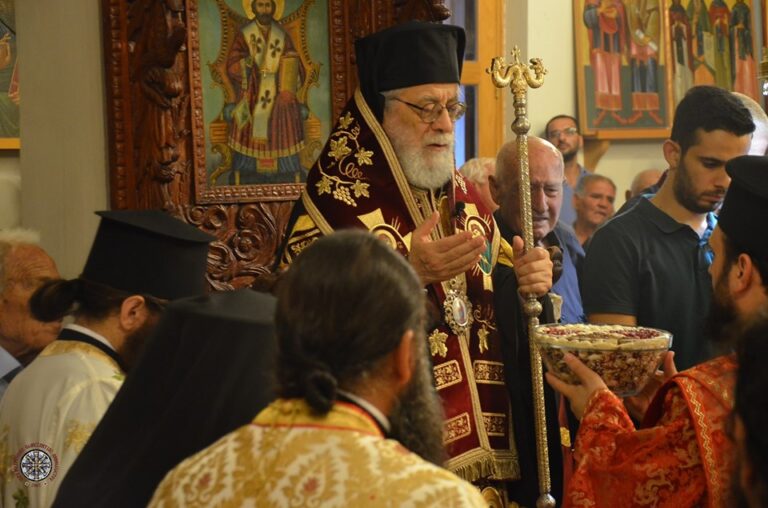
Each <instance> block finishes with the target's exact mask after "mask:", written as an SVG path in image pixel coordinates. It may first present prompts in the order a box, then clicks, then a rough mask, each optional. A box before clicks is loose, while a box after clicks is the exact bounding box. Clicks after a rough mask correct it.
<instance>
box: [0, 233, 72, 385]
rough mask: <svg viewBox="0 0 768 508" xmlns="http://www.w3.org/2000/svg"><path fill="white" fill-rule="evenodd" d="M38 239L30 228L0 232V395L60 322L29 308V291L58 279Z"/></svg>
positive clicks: (51, 261) (48, 339)
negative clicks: (45, 318) (42, 318)
mask: <svg viewBox="0 0 768 508" xmlns="http://www.w3.org/2000/svg"><path fill="white" fill-rule="evenodd" d="M38 242H39V236H38V235H37V234H36V233H34V232H32V231H25V230H20V229H14V230H7V231H0V398H2V397H3V395H4V394H5V390H6V388H7V387H8V384H9V383H10V382H11V380H12V379H13V378H14V377H15V376H16V375H17V374H18V373H19V372H20V371H21V369H22V368H23V366H24V365H27V364H29V363H30V362H31V361H32V360H34V359H35V357H36V356H37V354H38V353H39V352H40V351H42V349H43V348H44V347H45V346H47V345H48V344H50V343H51V342H52V341H53V340H54V339H55V338H56V335H57V334H58V333H59V329H60V328H61V322H60V321H53V322H50V323H44V322H42V321H38V320H37V319H35V318H34V317H33V316H32V313H31V312H30V310H29V298H30V297H31V296H32V293H34V292H35V290H36V289H37V288H38V287H40V286H41V285H42V284H43V283H45V282H47V281H49V280H52V279H58V278H59V271H58V270H57V269H56V263H55V262H54V261H53V259H51V257H50V256H49V255H48V254H47V253H46V252H45V251H44V250H43V249H42V248H41V247H40V246H39V245H38Z"/></svg>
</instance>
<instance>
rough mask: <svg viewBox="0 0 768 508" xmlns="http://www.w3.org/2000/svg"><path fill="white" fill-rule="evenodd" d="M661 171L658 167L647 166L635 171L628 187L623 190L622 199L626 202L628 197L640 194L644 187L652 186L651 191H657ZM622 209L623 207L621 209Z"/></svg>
mask: <svg viewBox="0 0 768 508" xmlns="http://www.w3.org/2000/svg"><path fill="white" fill-rule="evenodd" d="M662 174H663V172H662V171H661V170H660V169H656V168H649V169H644V170H642V171H640V172H639V173H637V174H636V175H635V177H634V178H633V179H632V184H630V186H629V189H627V190H625V191H624V200H625V201H626V202H627V203H628V202H629V200H630V199H632V198H634V197H635V196H639V195H641V194H642V193H643V192H644V191H645V190H646V189H649V188H652V189H653V191H652V193H653V194H655V193H656V192H658V190H659V188H658V187H656V185H657V184H658V182H659V180H660V179H661V175H662ZM621 211H623V209H622V210H621Z"/></svg>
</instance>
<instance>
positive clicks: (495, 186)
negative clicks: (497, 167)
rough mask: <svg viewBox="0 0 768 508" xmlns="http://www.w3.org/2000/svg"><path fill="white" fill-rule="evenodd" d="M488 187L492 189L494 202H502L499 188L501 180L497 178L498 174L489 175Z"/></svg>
mask: <svg viewBox="0 0 768 508" xmlns="http://www.w3.org/2000/svg"><path fill="white" fill-rule="evenodd" d="M488 188H489V189H490V191H491V199H493V201H494V203H496V204H500V203H501V192H499V191H500V189H499V182H498V181H497V180H496V175H488Z"/></svg>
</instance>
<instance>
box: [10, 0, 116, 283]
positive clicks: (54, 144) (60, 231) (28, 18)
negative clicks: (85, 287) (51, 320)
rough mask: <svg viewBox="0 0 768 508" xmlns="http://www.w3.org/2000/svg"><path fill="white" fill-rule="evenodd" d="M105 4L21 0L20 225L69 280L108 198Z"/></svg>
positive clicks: (18, 6) (79, 266)
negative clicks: (103, 38) (39, 242)
mask: <svg viewBox="0 0 768 508" xmlns="http://www.w3.org/2000/svg"><path fill="white" fill-rule="evenodd" d="M100 4H101V2H97V1H94V0H68V1H66V2H51V1H50V0H23V1H17V2H16V20H17V26H18V32H19V59H20V65H19V70H20V74H19V78H20V83H21V97H22V104H21V119H20V124H21V138H22V139H23V148H22V150H21V157H20V159H21V160H20V162H21V163H20V172H21V182H22V185H21V223H22V225H23V226H24V227H28V228H33V229H36V230H38V231H39V232H40V233H41V236H42V244H43V247H44V248H45V249H46V250H48V252H49V253H50V254H51V255H52V256H53V258H54V259H55V260H56V262H57V264H58V266H59V270H60V272H61V274H62V275H63V276H64V277H75V276H77V275H78V274H79V273H80V270H82V267H83V265H84V263H85V258H86V256H87V254H88V250H89V249H90V244H91V240H92V239H93V236H94V234H95V231H96V226H97V224H98V220H97V217H96V216H95V215H94V214H93V211H94V210H104V209H106V208H107V206H108V198H107V186H108V183H107V160H108V159H107V157H108V155H107V147H106V144H107V142H106V117H105V103H106V100H105V92H104V86H105V85H104V74H103V71H102V69H103V66H104V64H103V61H104V58H103V55H102V49H101V47H102V42H101V13H100Z"/></svg>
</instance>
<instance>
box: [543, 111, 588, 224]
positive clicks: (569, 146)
mask: <svg viewBox="0 0 768 508" xmlns="http://www.w3.org/2000/svg"><path fill="white" fill-rule="evenodd" d="M544 136H545V137H546V138H547V140H548V141H549V142H550V143H552V144H553V145H555V146H556V147H557V149H558V150H560V153H561V154H563V162H564V163H565V165H564V167H563V169H564V175H565V182H564V183H563V205H562V208H561V209H560V220H561V221H562V222H563V224H568V225H571V224H573V221H575V220H576V210H575V209H574V208H573V190H574V189H575V188H576V186H577V185H578V184H579V180H581V179H582V178H584V177H585V176H586V175H588V174H590V171H589V170H587V169H586V168H584V166H582V165H581V164H579V161H578V155H579V150H581V148H582V146H584V138H583V137H581V134H580V133H579V122H578V121H577V120H576V118H574V117H572V116H570V115H557V116H554V117H552V118H550V120H549V121H548V122H547V125H546V127H545V128H544Z"/></svg>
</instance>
